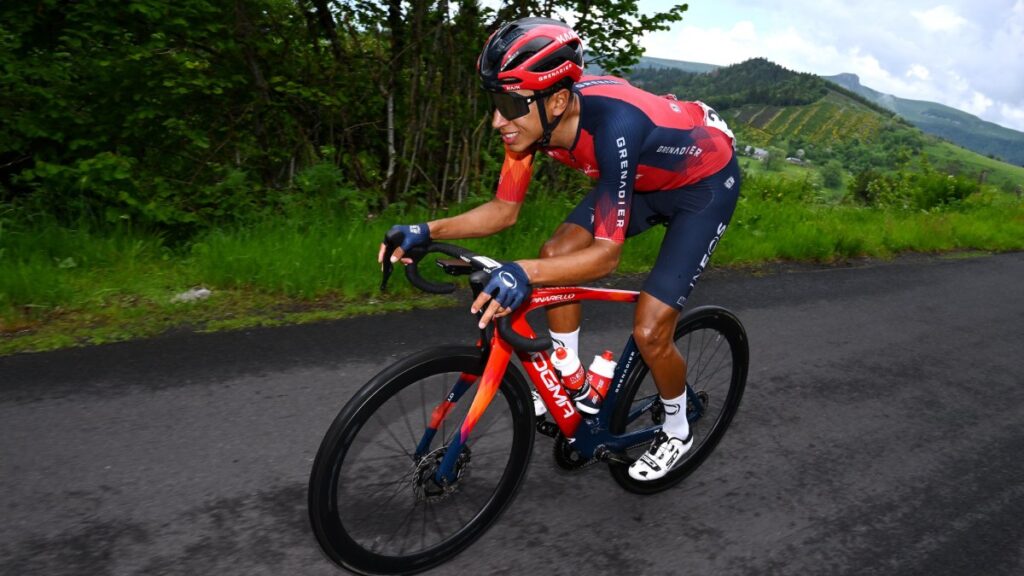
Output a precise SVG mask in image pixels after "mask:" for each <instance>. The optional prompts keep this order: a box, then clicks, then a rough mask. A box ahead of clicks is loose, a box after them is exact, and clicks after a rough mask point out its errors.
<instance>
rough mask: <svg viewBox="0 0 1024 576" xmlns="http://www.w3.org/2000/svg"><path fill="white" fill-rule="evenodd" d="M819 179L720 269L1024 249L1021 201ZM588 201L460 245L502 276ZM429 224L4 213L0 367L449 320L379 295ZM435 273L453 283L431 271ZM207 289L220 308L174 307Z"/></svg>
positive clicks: (754, 191) (637, 250)
mask: <svg viewBox="0 0 1024 576" xmlns="http://www.w3.org/2000/svg"><path fill="white" fill-rule="evenodd" d="M808 174H810V172H808V171H807V170H806V169H804V168H801V167H787V168H786V169H785V171H784V172H783V175H782V176H780V175H779V174H773V175H771V176H764V175H758V174H755V175H752V176H751V177H750V178H749V180H748V182H747V183H745V185H744V186H745V188H744V193H743V198H741V200H740V203H739V205H738V206H737V210H736V213H735V215H734V217H733V220H732V223H731V224H730V227H729V230H728V231H727V232H726V234H725V236H724V238H723V240H722V242H721V243H720V245H719V247H718V250H717V252H716V253H715V257H714V260H713V264H714V265H717V266H747V265H756V264H758V263H762V262H766V261H778V260H799V261H815V262H834V261H841V260H844V259H848V258H860V257H874V258H890V257H892V256H893V255H896V254H899V253H901V252H905V251H919V252H948V251H960V250H982V251H1009V250H1022V249H1024V202H1022V201H1021V199H1019V198H1018V197H1017V196H1016V195H1014V194H1006V193H1000V192H996V191H994V190H991V189H989V190H988V191H987V192H985V193H982V194H977V195H975V196H972V197H971V198H969V199H968V200H966V201H964V202H961V203H960V204H958V205H956V206H952V207H945V208H942V209H937V210H932V211H929V212H922V211H914V210H897V209H877V208H865V207H859V206H852V205H848V204H844V203H841V202H836V201H829V202H825V201H823V200H822V194H821V191H820V190H817V189H816V188H815V187H814V186H813V185H812V184H808V182H810V181H809V180H808V178H807V176H808ZM787 175H788V176H787ZM808 186H810V188H808ZM809 190H810V191H811V192H813V193H812V194H810V196H809V198H810V200H808V197H807V194H808V191H809ZM815 190H817V191H815ZM574 200H575V199H573V198H570V197H564V196H545V195H538V196H535V197H532V198H530V199H529V200H528V201H527V203H526V204H525V205H524V208H523V211H522V213H521V215H520V219H519V223H518V224H517V225H516V226H515V227H513V228H511V229H509V230H506V231H504V232H502V233H501V234H498V235H495V236H493V237H490V238H483V239H476V240H469V241H465V242H460V243H461V244H464V245H466V246H467V247H469V248H471V249H473V250H476V251H478V252H480V253H484V254H487V255H490V256H492V257H495V258H499V259H504V260H512V259H522V258H532V257H535V256H536V254H537V252H538V250H539V249H540V245H541V243H542V242H543V241H544V239H546V238H547V237H548V236H549V235H550V234H551V233H552V232H553V231H554V230H555V228H556V227H557V226H558V225H559V224H560V223H561V222H562V219H563V218H564V217H565V215H566V214H567V213H568V211H569V210H570V209H571V208H572V207H573V206H574V205H575V203H574ZM464 209H466V207H465V206H463V207H460V208H459V210H460V211H461V210H464ZM435 216H437V215H435ZM427 217H428V215H427V214H426V213H418V214H413V215H408V216H398V217H395V216H387V217H381V218H378V219H373V220H370V219H365V218H363V219H353V218H352V217H351V216H347V215H344V214H342V213H340V211H337V210H330V209H326V208H324V207H318V208H314V209H307V210H299V211H295V212H294V213H292V214H290V215H287V216H275V217H269V216H268V217H264V218H262V219H260V220H256V221H251V222H249V223H248V224H246V225H239V226H234V227H231V228H224V229H218V230H212V231H209V232H207V233H206V234H204V235H201V236H199V237H197V238H195V239H194V240H193V241H192V242H191V243H189V244H186V245H183V246H174V247H172V246H169V245H168V243H167V242H166V241H165V240H164V239H163V238H162V237H161V236H159V235H156V234H152V233H149V232H147V231H145V230H133V229H131V228H126V227H120V228H114V229H110V228H93V227H90V226H88V225H82V226H77V227H70V228H69V227H63V226H58V225H57V224H55V223H53V222H52V221H49V220H45V219H41V220H40V219H36V220H29V219H25V218H22V219H20V220H16V219H14V218H13V217H12V216H11V214H10V213H9V212H8V213H0V354H9V353H14V352H26V351H39V350H51V349H55V348H61V347H67V346H76V345H87V344H98V343H105V342H114V341H120V340H127V339H132V338H139V337H147V336H152V335H156V334H159V333H162V332H166V331H168V330H173V329H187V330H195V331H203V330H225V329H237V328H243V327H249V326H271V325H278V324H286V323H298V322H311V321H320V320H326V319H334V318H341V317H345V316H351V315H355V314H369V313H377V312H385V311H391V310H398V309H408V308H413V307H427V306H446V305H451V304H452V303H453V302H455V301H456V300H455V299H453V298H450V297H434V296H424V295H422V294H420V293H418V292H416V291H415V290H414V289H413V288H411V287H410V286H409V285H408V283H407V282H406V281H405V280H404V278H402V277H401V274H396V276H395V277H394V278H393V279H392V281H391V283H390V290H389V292H388V293H387V294H384V295H382V294H380V293H379V291H378V285H379V282H380V276H379V269H378V266H377V264H376V254H377V247H378V245H379V242H380V238H381V237H382V236H383V234H384V231H385V230H386V229H387V227H388V226H389V225H390V224H391V223H392V220H394V221H422V220H423V219H426V218H427ZM662 234H663V232H662V229H661V228H660V227H656V228H655V229H653V230H651V231H649V232H646V233H644V234H642V235H640V236H638V237H636V238H633V239H631V240H630V241H629V242H627V244H626V247H625V250H624V254H623V259H622V261H621V263H620V266H619V271H620V272H623V273H639V272H644V271H646V270H648V269H649V267H650V263H651V262H653V260H654V258H655V256H656V255H657V252H658V250H659V247H660V242H661V237H662ZM423 269H424V270H425V271H427V272H428V274H433V275H434V276H433V279H434V280H439V281H441V280H445V278H443V276H442V275H441V274H440V272H434V271H433V270H435V267H434V266H432V264H429V263H428V264H426V265H424V266H423ZM197 286H204V287H207V288H210V289H211V290H212V291H213V295H212V296H211V297H210V298H209V299H207V300H203V301H199V302H195V303H173V302H172V298H173V297H174V295H175V294H178V293H180V292H183V291H185V290H188V289H189V288H192V287H197Z"/></svg>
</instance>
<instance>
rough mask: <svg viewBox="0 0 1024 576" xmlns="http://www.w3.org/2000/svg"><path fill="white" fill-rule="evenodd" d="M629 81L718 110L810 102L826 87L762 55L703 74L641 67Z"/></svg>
mask: <svg viewBox="0 0 1024 576" xmlns="http://www.w3.org/2000/svg"><path fill="white" fill-rule="evenodd" d="M630 80H631V81H632V82H633V83H635V84H636V85H637V86H639V87H642V88H644V89H645V90H648V91H651V92H655V93H673V94H676V95H677V96H678V97H679V98H682V99H686V100H702V101H704V102H707V103H709V104H711V105H712V106H714V107H715V108H716V109H717V110H718V111H720V112H723V111H727V110H730V109H732V108H737V107H740V106H743V105H746V104H760V105H770V106H798V105H802V104H811V103H813V102H817V101H818V100H820V99H821V98H823V97H824V96H825V95H826V94H827V93H828V86H829V84H828V83H827V82H826V81H825V80H823V79H821V78H820V77H818V76H815V75H813V74H803V73H797V72H793V71H790V70H787V69H785V68H783V67H781V66H779V65H777V64H773V63H771V62H769V61H768V60H765V59H764V58H753V59H751V60H747V61H745V62H742V63H740V64H734V65H732V66H728V67H725V68H720V69H717V70H714V71H712V72H708V73H706V74H694V73H690V72H684V71H682V70H677V69H666V68H645V69H639V70H635V71H633V72H632V73H631V74H630Z"/></svg>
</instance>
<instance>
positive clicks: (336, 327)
mask: <svg viewBox="0 0 1024 576" xmlns="http://www.w3.org/2000/svg"><path fill="white" fill-rule="evenodd" d="M1022 282H1024V254H1022V253H1016V254H1004V255H997V256H980V257H971V258H935V257H913V258H902V259H899V260H897V261H895V262H889V263H877V262H874V263H861V264H857V265H854V266H849V267H843V268H813V267H793V268H791V269H782V270H776V271H773V272H770V273H761V274H750V273H735V272H717V273H716V272H714V271H712V272H711V273H710V274H709V275H708V277H707V278H705V279H704V280H702V282H701V285H700V286H699V287H698V289H697V291H696V294H695V297H694V300H693V303H694V304H701V303H711V302H714V303H717V304H722V305H725V306H727V307H729V308H731V309H733V310H734V311H735V312H737V313H738V315H739V316H740V317H741V318H742V320H743V322H744V323H745V324H746V326H747V330H748V333H749V336H750V341H751V363H752V365H751V371H750V376H749V380H748V386H747V393H746V395H745V396H744V398H743V405H742V406H741V408H740V412H739V414H738V415H737V417H736V419H735V420H734V423H733V426H732V428H730V430H729V432H728V434H726V436H725V439H724V440H723V442H722V444H721V445H720V446H719V448H718V450H717V451H716V452H715V453H714V454H713V455H712V457H711V458H710V459H709V460H708V461H707V462H706V463H705V464H704V466H703V467H702V468H701V469H700V470H698V471H697V472H696V473H695V474H694V475H693V476H691V477H690V478H689V479H688V481H687V482H686V483H684V484H682V485H680V486H679V487H677V488H675V489H673V490H670V491H668V492H665V493H662V494H659V495H655V496H651V497H641V496H635V495H632V494H629V493H626V492H624V491H622V490H621V489H620V488H618V486H617V485H616V484H615V483H614V482H613V481H612V479H611V477H610V476H609V475H608V473H607V471H606V469H605V468H604V467H603V466H602V465H595V466H591V467H588V468H586V469H585V470H583V471H582V472H578V473H575V474H569V473H565V472H562V471H560V470H558V469H557V468H556V467H555V465H554V463H553V461H552V459H551V455H550V443H551V441H550V440H549V439H547V438H545V437H541V436H538V438H537V442H536V446H535V450H534V454H533V460H532V464H531V468H530V471H529V473H528V478H527V481H526V483H525V485H524V486H523V488H522V490H521V491H520V492H519V495H518V497H517V499H516V500H515V502H514V503H513V504H512V506H511V507H510V508H509V509H508V510H507V511H506V512H505V514H504V516H502V518H501V519H500V520H499V521H498V523H497V524H496V525H495V527H494V528H492V529H491V531H490V532H488V533H487V534H486V535H485V536H484V537H483V538H482V539H481V540H479V541H478V542H477V543H476V544H474V545H473V546H472V547H471V548H470V549H469V550H468V551H467V552H465V553H463V554H462V555H461V556H459V557H458V558H456V559H455V560H454V561H452V562H451V563H449V564H447V565H445V566H443V567H441V568H439V569H437V570H435V571H433V572H432V573H434V574H529V573H543V574H577V573H581V572H582V573H586V574H683V573H686V574H730V575H731V574H737V575H746V574H749V575H765V574H799V575H805V574H857V575H863V574H899V575H907V574H928V575H932V574H944V575H945V574H964V575H1000V574H1006V575H1010V574H1015V575H1017V574H1024V521H1022V520H1021V519H1022V518H1024V368H1022V363H1024V328H1022V326H1024V289H1022V287H1021V285H1022ZM629 313H630V310H629V309H628V308H627V307H624V306H621V305H620V306H618V307H613V306H612V305H608V304H594V305H592V306H590V307H588V308H586V310H585V327H584V336H583V346H584V349H585V350H587V349H590V348H594V347H597V346H599V345H600V346H604V345H610V344H611V345H614V349H619V346H620V345H619V344H618V343H619V342H621V340H622V339H623V338H624V337H625V334H626V327H627V326H628V325H629V320H630V316H629ZM473 337H474V330H473V328H472V323H471V319H470V316H469V314H468V301H467V304H466V306H464V307H460V308H458V309H449V310H435V311H424V312H412V313H404V314H392V315H386V316H378V317H372V318H361V319H352V320H345V321H339V322H331V323H325V324H318V325H311V326H301V327H290V328H278V329H266V330H250V331H242V332H233V333H222V334H213V335H190V334H178V335H173V336H167V337H163V338H158V339H154V340H149V341H144V342H135V343H126V344H117V345H109V346H101V347H95V348H88V349H79V350H68V351H62V352H55V353H47V354H35V355H22V356H13V357H7V358H0V517H2V518H3V521H2V522H0V574H3V575H12V576H14V575H19V576H20V575H29V574H47V575H65V574H81V575H90V576H101V575H106V574H118V575H120V574H125V575H127V574H140V575H141V574H145V575H173V574H189V575H194V574H202V575H205V574H217V575H221V574H239V575H246V576H253V575H259V574H273V575H284V574H303V575H322V574H338V573H339V570H338V569H337V568H335V567H334V566H333V565H331V564H330V563H329V562H328V561H327V560H326V559H325V558H324V557H323V556H322V555H321V553H320V552H319V550H318V548H317V545H316V543H315V542H314V540H313V538H312V535H311V533H310V531H309V528H308V525H307V520H306V510H305V496H306V481H307V477H308V473H309V469H310V466H311V464H312V459H313V455H314V454H315V452H316V449H317V445H318V443H319V441H320V439H321V437H322V435H323V433H324V431H326V429H327V427H328V425H329V423H330V421H331V420H332V418H333V416H334V414H335V413H336V411H337V410H338V409H339V408H340V407H341V406H342V405H343V404H344V402H345V401H346V399H347V398H349V397H350V395H351V394H352V393H353V391H354V390H356V389H357V388H358V387H359V386H360V385H361V384H362V383H364V382H365V381H366V380H367V379H369V378H370V376H372V375H373V374H374V373H376V372H377V371H378V370H380V369H381V368H383V367H384V366H385V365H387V364H388V363H389V362H391V361H392V360H393V359H394V358H397V357H398V356H400V355H402V354H405V353H407V352H408V351H410V350H412V349H418V348H421V347H425V346H427V345H428V344H430V343H433V342H460V341H464V340H467V339H472V338H473Z"/></svg>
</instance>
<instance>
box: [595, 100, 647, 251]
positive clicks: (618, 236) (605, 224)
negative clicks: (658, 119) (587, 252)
mask: <svg viewBox="0 0 1024 576" xmlns="http://www.w3.org/2000/svg"><path fill="white" fill-rule="evenodd" d="M642 126H643V122H638V121H636V119H634V118H630V117H629V114H623V115H621V116H619V117H617V118H614V119H609V121H608V122H606V123H605V124H604V125H603V126H602V128H601V131H600V133H599V134H595V135H594V156H595V159H596V160H597V166H598V169H599V170H600V173H601V175H600V177H599V178H598V180H597V186H596V190H597V197H596V200H595V202H594V238H598V239H607V240H611V241H612V242H616V243H618V244H622V243H623V242H625V241H626V230H627V229H628V227H629V212H630V205H631V204H632V201H633V188H634V186H635V184H636V173H637V168H638V167H639V164H640V150H641V148H642V147H643V143H644V134H643V128H642Z"/></svg>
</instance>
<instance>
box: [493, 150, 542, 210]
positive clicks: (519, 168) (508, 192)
mask: <svg viewBox="0 0 1024 576" xmlns="http://www.w3.org/2000/svg"><path fill="white" fill-rule="evenodd" d="M533 157H534V150H533V149H530V150H527V151H525V152H513V151H512V150H509V149H508V146H506V147H505V162H504V163H503V164H502V165H501V175H500V176H498V191H497V193H496V196H497V197H498V198H499V199H501V200H506V201H508V202H522V201H523V200H525V199H526V189H527V188H529V187H530V178H532V177H533Z"/></svg>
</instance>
